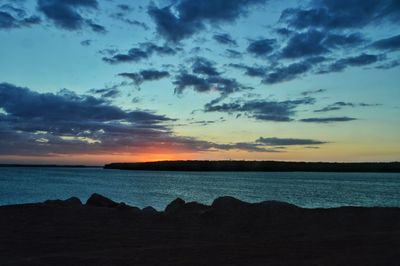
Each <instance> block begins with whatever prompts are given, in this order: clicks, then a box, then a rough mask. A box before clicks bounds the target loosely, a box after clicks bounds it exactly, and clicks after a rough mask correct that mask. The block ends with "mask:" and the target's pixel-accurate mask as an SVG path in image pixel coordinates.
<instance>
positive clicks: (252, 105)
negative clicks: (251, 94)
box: [204, 98, 315, 122]
mask: <svg viewBox="0 0 400 266" xmlns="http://www.w3.org/2000/svg"><path fill="white" fill-rule="evenodd" d="M314 102H315V100H314V99H313V98H303V99H298V100H288V101H268V100H250V101H244V102H242V101H236V102H231V103H223V104H219V105H215V104H213V103H209V104H206V105H205V107H204V111H205V112H225V113H228V114H245V115H246V116H247V117H251V118H255V119H257V120H263V121H276V122H288V121H292V120H293V116H294V115H295V113H296V108H297V107H299V106H301V105H310V104H314Z"/></svg>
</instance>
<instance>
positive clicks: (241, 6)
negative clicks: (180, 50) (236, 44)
mask: <svg viewBox="0 0 400 266" xmlns="http://www.w3.org/2000/svg"><path fill="white" fill-rule="evenodd" d="M265 2H266V0H230V1H226V0H214V1H210V2H208V3H207V4H204V3H203V2H202V1H198V0H182V1H179V2H176V3H175V4H172V5H170V6H167V7H161V8H159V7H157V6H155V5H154V4H151V5H150V6H149V7H148V14H149V15H150V17H151V18H152V19H153V21H154V22H155V24H156V26H157V32H158V33H159V34H160V35H161V36H163V37H164V38H165V39H167V40H170V41H173V42H178V41H180V40H182V39H185V38H188V37H190V36H192V35H194V34H195V33H197V32H199V31H201V30H204V29H205V27H206V24H212V25H218V24H220V23H229V22H234V21H235V20H237V19H238V18H240V17H242V16H244V15H245V14H246V12H247V11H248V10H249V9H250V8H252V7H254V6H255V5H257V4H263V3H265Z"/></svg>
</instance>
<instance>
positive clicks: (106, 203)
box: [86, 193, 120, 208]
mask: <svg viewBox="0 0 400 266" xmlns="http://www.w3.org/2000/svg"><path fill="white" fill-rule="evenodd" d="M86 205H87V206H94V207H107V208H115V207H118V206H120V204H119V203H116V202H115V201H112V200H110V199H109V198H106V197H104V196H102V195H100V194H97V193H94V194H92V196H90V198H89V199H88V200H87V202H86Z"/></svg>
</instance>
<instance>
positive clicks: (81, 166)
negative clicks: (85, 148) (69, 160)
mask: <svg viewBox="0 0 400 266" xmlns="http://www.w3.org/2000/svg"><path fill="white" fill-rule="evenodd" d="M1 167H44V168H101V167H102V166H91V165H59V164H0V168H1Z"/></svg>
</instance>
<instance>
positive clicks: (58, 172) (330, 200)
mask: <svg viewBox="0 0 400 266" xmlns="http://www.w3.org/2000/svg"><path fill="white" fill-rule="evenodd" d="M94 192H97V193H100V194H103V195H105V196H107V197H110V198H112V199H113V200H115V201H123V202H126V203H128V204H130V205H134V206H138V207H145V206H154V207H155V208H157V209H163V208H164V207H165V206H166V205H167V204H168V203H169V202H170V201H171V200H173V199H175V198H176V197H181V198H183V199H184V200H186V201H198V202H202V203H206V204H210V203H211V202H212V200H213V199H215V198H216V197H219V196H222V195H230V196H234V197H237V198H239V199H242V200H245V201H249V202H257V201H263V200H279V201H285V202H290V203H293V204H296V205H298V206H302V207H338V206H348V205H354V206H396V207H400V174H398V173H314V172H306V173H305V172H157V171H120V170H105V169H101V168H38V167H18V168H15V167H10V168H8V167H2V168H0V205H6V204H18V203H31V202H40V201H44V200H46V199H66V198H68V197H71V196H77V197H79V198H80V199H81V200H82V201H86V200H87V198H88V197H89V196H90V195H91V194H92V193H94Z"/></svg>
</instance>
